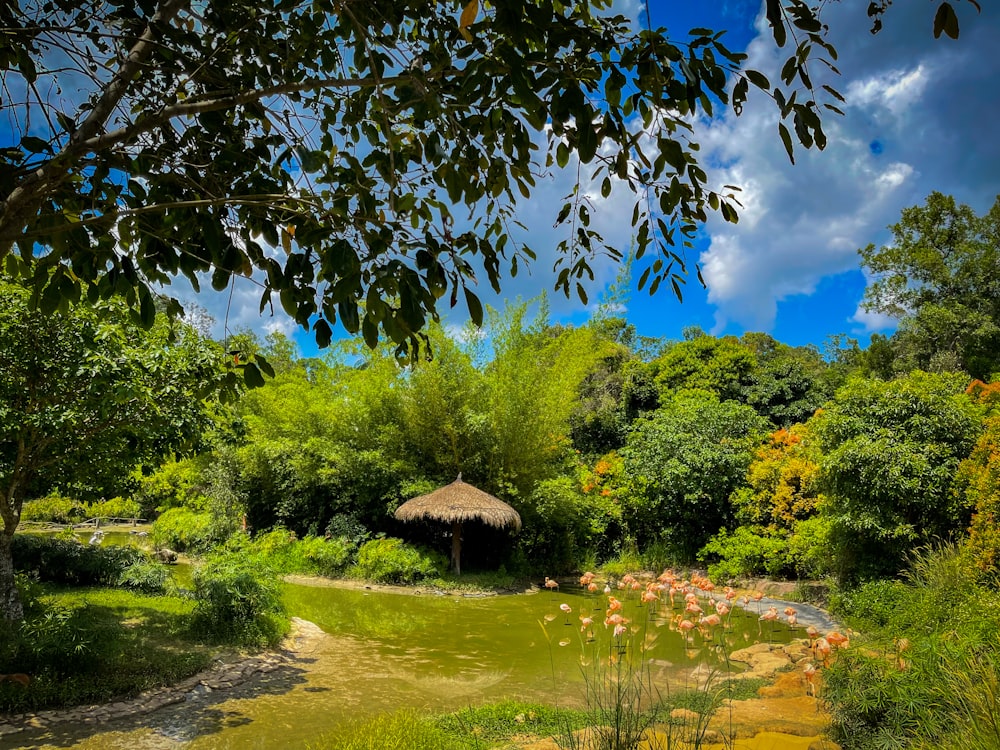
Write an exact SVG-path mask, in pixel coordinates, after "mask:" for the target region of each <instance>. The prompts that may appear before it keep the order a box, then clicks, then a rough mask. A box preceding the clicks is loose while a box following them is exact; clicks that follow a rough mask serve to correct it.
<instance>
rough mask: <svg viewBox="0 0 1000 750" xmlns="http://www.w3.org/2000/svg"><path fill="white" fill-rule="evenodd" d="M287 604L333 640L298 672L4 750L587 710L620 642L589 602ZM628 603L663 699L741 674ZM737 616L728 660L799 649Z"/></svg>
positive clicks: (404, 599) (409, 599) (242, 738)
mask: <svg viewBox="0 0 1000 750" xmlns="http://www.w3.org/2000/svg"><path fill="white" fill-rule="evenodd" d="M284 594H285V599H286V602H287V605H288V608H289V612H290V613H291V614H292V615H294V616H297V617H301V618H303V619H305V620H309V621H311V622H314V623H316V624H317V625H319V626H320V627H321V628H322V630H323V631H324V632H325V634H326V635H325V636H324V637H321V638H319V639H317V640H315V641H312V642H311V643H310V646H309V649H307V651H306V652H305V653H301V654H300V655H299V658H298V659H297V660H296V661H295V662H294V663H293V664H291V665H289V666H288V667H287V668H282V669H280V670H278V671H277V672H274V673H272V674H270V675H267V676H266V677H265V678H264V679H262V680H261V681H255V682H253V683H250V684H247V685H245V686H243V687H240V688H235V689H233V690H227V691H218V692H203V693H200V694H195V695H193V696H191V697H190V699H189V700H188V701H186V702H184V703H180V704H178V705H175V706H169V707H166V708H163V709H160V710H158V711H155V712H153V713H150V714H147V715H144V716H137V717H133V718H131V719H125V720H121V721H114V722H109V723H107V724H101V725H96V726H72V727H70V726H68V725H56V726H55V727H53V728H52V729H50V730H47V731H46V732H45V733H39V734H37V735H36V736H31V735H26V734H21V735H15V736H14V737H12V738H11V740H12V741H14V744H3V742H0V748H7V747H10V748H13V747H38V748H55V747H76V748H82V749H86V750H98V748H100V749H101V750H117V749H119V748H120V749H121V750H174V749H175V748H186V749H190V750H208V749H211V750H216V749H220V748H304V747H307V746H308V744H309V743H310V742H314V741H316V740H317V739H318V738H319V737H321V736H322V735H323V734H325V733H329V732H331V731H334V730H336V729H337V727H339V726H340V727H342V726H343V725H344V723H345V722H348V721H351V720H354V719H358V718H362V717H365V716H370V715H373V714H377V713H382V712H391V711H394V710H397V709H400V708H414V709H417V710H427V711H451V710H458V709H461V708H463V707H466V706H469V705H474V704H479V703H483V702H488V701H494V700H501V699H504V698H517V699H519V700H528V701H537V702H544V703H549V704H553V703H554V704H562V705H580V704H581V702H582V696H583V690H584V677H583V671H582V669H581V665H580V658H581V654H583V653H587V652H588V651H589V650H591V649H593V648H594V645H595V643H597V644H603V643H608V635H607V634H606V632H605V627H604V624H603V619H604V616H605V613H604V607H605V606H606V603H607V598H606V597H605V596H603V595H601V594H587V593H586V592H583V591H561V592H548V591H545V592H538V593H533V594H521V595H511V596H491V597H483V598H475V597H456V596H439V595H434V594H426V593H425V594H420V595H415V594H402V593H390V592H384V591H369V590H364V589H344V588H336V587H331V586H310V585H300V584H286V585H285V589H284ZM620 596H621V598H623V599H625V601H626V614H628V616H629V617H630V618H631V620H632V622H631V623H630V627H631V628H633V629H634V631H635V632H636V634H637V636H638V637H645V636H647V635H648V636H650V637H649V638H648V639H647V641H648V643H649V651H648V654H647V656H648V658H649V659H650V660H651V663H652V664H653V665H654V676H655V679H656V681H657V684H658V685H659V686H660V687H661V689H664V690H676V689H684V688H685V686H687V687H693V686H694V685H693V683H692V678H691V672H692V670H693V669H694V668H696V667H699V666H702V667H704V666H705V665H707V666H709V667H711V668H716V669H719V670H725V669H726V668H727V667H726V665H725V663H724V662H722V661H720V657H719V655H718V652H717V651H715V650H713V649H711V648H706V647H705V644H704V638H703V637H702V636H700V635H697V631H696V632H695V634H694V635H692V636H689V637H688V638H687V639H686V638H685V637H684V636H682V634H681V633H679V632H677V631H674V630H671V628H670V625H669V622H670V615H671V612H670V611H669V610H667V609H666V608H662V609H657V608H656V607H653V608H650V607H649V606H640V605H639V602H638V600H637V598H636V597H637V594H632V598H631V600H629V599H627V598H626V597H624V596H623V595H620ZM563 604H565V605H567V606H568V607H569V608H570V610H571V612H570V613H569V614H566V613H564V612H563V611H561V610H560V605H563ZM703 604H704V602H703ZM750 606H751V607H753V606H754V605H753V603H751V604H750ZM675 611H676V612H678V613H679V612H680V611H681V609H680V607H678V608H676V610H675ZM581 613H582V616H592V617H593V618H594V620H595V628H596V632H595V635H596V636H597V637H598V641H595V642H594V643H588V642H587V632H586V630H584V631H581V622H580V620H579V617H581ZM731 617H732V620H731V623H730V628H729V629H728V630H726V631H725V632H724V633H723V632H722V631H718V635H717V639H723V638H724V639H725V640H726V642H727V643H728V650H731V649H733V648H741V647H742V646H744V645H746V644H747V643H749V642H751V641H754V640H757V639H770V640H773V641H781V642H787V641H788V640H790V639H791V638H792V637H793V632H792V631H791V629H790V628H789V627H788V626H787V625H784V624H782V623H761V622H760V621H758V618H757V615H756V614H755V613H752V612H751V613H744V612H742V610H739V609H738V608H736V609H734V610H733V613H732V615H731ZM654 634H655V635H656V638H655V639H654V638H652V636H653V635H654ZM560 644H564V645H560Z"/></svg>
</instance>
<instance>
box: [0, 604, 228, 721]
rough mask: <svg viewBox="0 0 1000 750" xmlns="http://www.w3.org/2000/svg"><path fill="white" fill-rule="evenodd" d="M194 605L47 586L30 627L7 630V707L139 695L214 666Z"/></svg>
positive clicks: (1, 645) (0, 685)
mask: <svg viewBox="0 0 1000 750" xmlns="http://www.w3.org/2000/svg"><path fill="white" fill-rule="evenodd" d="M193 606H194V603H193V601H191V600H189V599H184V598H180V597H173V596H150V595H145V594H139V593H134V592H129V591H124V590H121V589H108V588H83V589H51V588H50V589H42V594H41V596H40V597H39V598H38V599H37V600H36V601H35V602H33V603H32V605H31V606H30V607H29V612H28V616H27V618H26V621H25V623H24V624H23V626H22V627H21V628H20V629H19V630H17V631H15V632H7V633H3V634H2V641H0V673H2V674H15V673H21V674H26V675H27V676H28V678H29V682H28V684H27V686H24V685H21V684H19V683H16V682H12V681H3V682H0V711H2V712H11V713H15V712H20V711H29V710H39V709H42V708H55V707H64V706H72V705H80V704H88V703H101V702H106V701H110V700H112V699H116V698H121V697H129V696H134V695H136V694H138V693H140V692H142V691H143V690H147V689H150V688H153V687H159V686H162V685H167V684H170V683H173V682H177V681H179V680H181V679H183V678H185V677H188V676H190V675H192V674H195V673H196V672H198V671H200V670H202V669H204V668H206V667H207V666H208V665H209V664H210V663H211V660H212V657H213V655H214V653H215V652H214V651H212V650H210V649H209V648H207V647H205V646H204V645H202V644H200V643H199V642H198V641H197V640H196V639H195V638H194V637H193V636H192V635H191V634H190V632H189V630H188V622H189V618H190V614H191V611H192V609H193Z"/></svg>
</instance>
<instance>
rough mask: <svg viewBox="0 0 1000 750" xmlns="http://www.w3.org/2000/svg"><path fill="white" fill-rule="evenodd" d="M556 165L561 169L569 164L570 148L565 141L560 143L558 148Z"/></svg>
mask: <svg viewBox="0 0 1000 750" xmlns="http://www.w3.org/2000/svg"><path fill="white" fill-rule="evenodd" d="M556 164H557V165H559V168H560V169H562V168H563V167H565V166H566V165H567V164H569V146H567V145H566V144H565V142H563V141H559V145H558V146H556Z"/></svg>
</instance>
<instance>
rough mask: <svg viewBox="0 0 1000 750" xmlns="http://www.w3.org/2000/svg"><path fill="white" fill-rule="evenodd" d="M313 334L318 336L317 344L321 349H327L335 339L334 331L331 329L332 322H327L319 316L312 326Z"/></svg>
mask: <svg viewBox="0 0 1000 750" xmlns="http://www.w3.org/2000/svg"><path fill="white" fill-rule="evenodd" d="M312 329H313V335H314V336H315V337H316V346H318V347H319V348H320V349H326V347H328V346H330V341H331V340H332V339H333V331H332V330H331V329H330V324H329V323H327V322H326V320H324V319H323V318H319V319H317V320H316V322H314V323H313V326H312Z"/></svg>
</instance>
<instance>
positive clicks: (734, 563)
mask: <svg viewBox="0 0 1000 750" xmlns="http://www.w3.org/2000/svg"><path fill="white" fill-rule="evenodd" d="M712 557H716V558H718V559H717V561H716V562H712V563H710V564H709V566H708V575H709V577H711V578H715V579H720V580H728V579H730V578H748V577H751V576H756V575H761V574H766V575H769V576H772V577H779V576H787V575H789V574H790V573H794V570H792V569H791V566H790V565H789V562H788V541H787V540H786V539H784V538H781V537H775V536H769V535H767V534H763V533H760V532H759V531H757V530H755V529H753V528H751V527H749V526H740V527H738V528H737V529H736V530H734V531H733V532H732V533H729V532H727V531H725V530H722V531H720V532H719V533H718V534H716V535H715V536H714V537H712V539H711V541H709V543H708V544H706V545H705V546H704V547H702V548H701V551H700V552H699V553H698V559H699V560H708V559H711V558H712Z"/></svg>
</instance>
